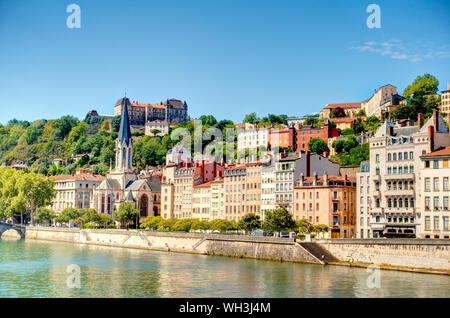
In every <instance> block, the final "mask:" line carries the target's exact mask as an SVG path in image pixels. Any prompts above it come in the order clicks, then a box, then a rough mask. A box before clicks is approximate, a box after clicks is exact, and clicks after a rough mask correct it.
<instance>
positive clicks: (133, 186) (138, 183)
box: [126, 180, 148, 191]
mask: <svg viewBox="0 0 450 318" xmlns="http://www.w3.org/2000/svg"><path fill="white" fill-rule="evenodd" d="M144 183H147V181H146V180H135V181H130V182H129V183H128V184H127V186H126V190H131V191H138V190H139V189H140V188H141V187H142V185H143V184H144ZM147 185H148V184H147Z"/></svg>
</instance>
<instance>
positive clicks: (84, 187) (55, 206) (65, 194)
mask: <svg viewBox="0 0 450 318" xmlns="http://www.w3.org/2000/svg"><path fill="white" fill-rule="evenodd" d="M50 178H51V179H53V180H54V189H55V191H56V194H55V197H54V199H53V203H52V206H51V209H52V210H54V211H55V212H56V213H57V214H59V213H60V212H61V211H62V210H64V209H65V208H78V209H84V208H93V202H92V198H93V192H94V188H95V187H97V186H98V185H99V184H100V183H101V182H102V181H103V180H104V179H105V178H104V177H103V176H100V175H95V174H89V173H83V172H82V171H81V170H77V172H76V173H75V174H73V175H57V176H53V177H50Z"/></svg>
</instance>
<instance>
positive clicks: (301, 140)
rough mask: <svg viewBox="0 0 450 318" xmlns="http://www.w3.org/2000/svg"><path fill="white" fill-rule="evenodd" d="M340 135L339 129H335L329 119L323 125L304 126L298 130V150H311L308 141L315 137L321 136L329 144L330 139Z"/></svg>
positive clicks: (296, 138) (296, 139)
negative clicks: (317, 126)
mask: <svg viewBox="0 0 450 318" xmlns="http://www.w3.org/2000/svg"><path fill="white" fill-rule="evenodd" d="M337 136H339V131H338V130H337V129H334V128H333V126H332V125H331V122H330V121H329V120H326V121H325V122H324V123H323V125H322V127H320V128H314V127H307V126H304V127H303V128H301V129H297V130H296V137H295V141H296V147H295V149H296V151H309V147H308V143H309V141H310V140H311V139H313V138H321V139H322V140H323V141H325V142H326V143H327V144H328V139H329V138H333V137H337Z"/></svg>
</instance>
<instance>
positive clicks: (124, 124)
mask: <svg viewBox="0 0 450 318" xmlns="http://www.w3.org/2000/svg"><path fill="white" fill-rule="evenodd" d="M129 103H130V101H129V100H128V98H123V99H122V104H123V107H122V118H121V119H120V128H119V135H118V136H117V139H118V140H119V143H120V144H123V143H124V142H125V143H126V145H127V146H129V143H130V140H131V128H130V118H129V117H128V104H129Z"/></svg>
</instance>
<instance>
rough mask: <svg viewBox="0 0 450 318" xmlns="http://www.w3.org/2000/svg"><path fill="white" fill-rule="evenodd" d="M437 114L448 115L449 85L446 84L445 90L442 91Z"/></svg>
mask: <svg viewBox="0 0 450 318" xmlns="http://www.w3.org/2000/svg"><path fill="white" fill-rule="evenodd" d="M439 112H441V113H443V114H447V115H448V114H450V83H448V84H447V90H446V91H442V94H441V106H439Z"/></svg>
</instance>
